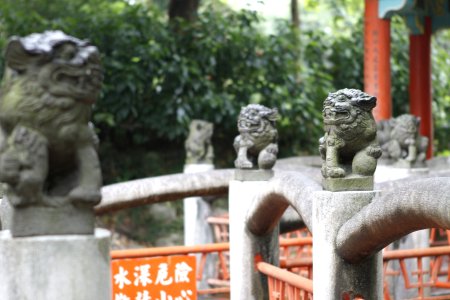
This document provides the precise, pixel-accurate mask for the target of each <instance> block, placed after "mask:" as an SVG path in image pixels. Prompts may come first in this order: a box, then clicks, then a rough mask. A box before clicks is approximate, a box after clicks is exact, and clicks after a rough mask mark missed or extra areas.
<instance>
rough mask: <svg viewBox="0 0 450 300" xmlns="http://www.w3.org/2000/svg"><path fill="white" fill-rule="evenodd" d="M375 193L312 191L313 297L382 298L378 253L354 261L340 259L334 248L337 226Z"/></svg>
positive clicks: (325, 299)
mask: <svg viewBox="0 0 450 300" xmlns="http://www.w3.org/2000/svg"><path fill="white" fill-rule="evenodd" d="M374 196H375V193H374V192H372V191H361V192H356V191H355V192H354V191H352V192H328V191H321V192H315V194H314V201H313V244H314V256H313V274H314V280H313V286H314V298H315V299H320V300H335V299H343V298H342V297H343V295H344V294H345V293H348V295H350V298H349V299H353V297H356V296H362V297H363V298H364V299H367V300H375V299H380V300H381V299H382V298H383V285H382V269H383V266H382V255H381V253H377V254H376V255H374V256H372V257H369V258H368V259H366V260H364V261H363V262H361V263H358V264H350V263H347V262H346V261H344V260H343V259H342V258H341V257H340V256H339V255H338V254H337V252H336V242H335V240H336V235H337V233H338V231H339V228H340V227H341V226H342V225H343V224H344V223H345V222H346V221H347V220H349V219H350V218H351V217H352V216H353V215H354V214H356V213H357V212H358V211H360V210H361V209H362V208H363V207H364V206H366V205H368V204H369V203H370V202H371V201H372V199H373V197H374Z"/></svg>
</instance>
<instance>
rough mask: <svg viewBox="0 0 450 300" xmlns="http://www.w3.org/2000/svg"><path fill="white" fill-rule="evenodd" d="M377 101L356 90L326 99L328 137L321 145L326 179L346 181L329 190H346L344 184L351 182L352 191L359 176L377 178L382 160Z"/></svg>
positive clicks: (326, 136)
mask: <svg viewBox="0 0 450 300" xmlns="http://www.w3.org/2000/svg"><path fill="white" fill-rule="evenodd" d="M376 101H377V99H376V98H375V97H373V96H370V95H368V94H366V93H363V92H361V91H359V90H355V89H343V90H339V91H337V92H335V93H330V94H329V95H328V97H327V98H326V99H325V101H324V104H323V118H324V129H325V135H324V136H323V137H322V138H321V139H320V141H319V143H320V145H319V151H320V155H321V157H322V161H323V163H322V175H323V177H324V178H325V179H328V178H332V179H334V178H342V180H339V181H336V182H335V181H333V182H332V183H329V184H327V185H326V186H325V188H327V187H331V188H334V187H335V186H336V185H339V190H342V189H341V187H344V186H345V185H343V184H341V182H342V181H346V180H348V181H349V188H348V189H347V190H352V188H353V186H351V185H354V184H355V180H354V179H353V178H354V177H355V176H358V177H363V176H366V177H370V176H373V173H374V172H375V169H376V166H377V159H378V158H379V157H380V156H381V148H380V147H379V145H378V143H377V140H376V132H377V128H376V124H375V120H374V118H373V116H372V109H373V108H374V107H375V106H376ZM324 182H325V183H328V181H326V180H325V181H324Z"/></svg>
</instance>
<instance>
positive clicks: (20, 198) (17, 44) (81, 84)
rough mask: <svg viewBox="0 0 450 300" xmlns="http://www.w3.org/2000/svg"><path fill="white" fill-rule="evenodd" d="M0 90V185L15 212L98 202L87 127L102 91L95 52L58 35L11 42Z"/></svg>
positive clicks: (93, 153)
mask: <svg viewBox="0 0 450 300" xmlns="http://www.w3.org/2000/svg"><path fill="white" fill-rule="evenodd" d="M5 63H6V70H5V75H4V78H3V81H2V86H1V88H0V134H1V139H0V140H1V141H0V181H2V182H4V183H6V186H7V190H6V195H7V197H8V200H9V202H10V203H11V204H12V205H13V206H14V207H26V206H29V205H40V206H42V207H60V206H64V205H67V204H69V205H70V204H73V205H78V206H83V205H88V206H90V207H92V206H93V205H95V204H97V203H98V202H99V201H100V187H101V182H102V178H101V171H100V166H99V160H98V157H97V153H96V146H97V145H96V144H97V137H96V135H95V133H94V130H93V128H92V126H90V123H89V119H90V116H91V105H92V104H93V103H94V102H95V100H96V98H97V96H98V95H99V92H100V89H101V83H102V71H101V68H100V55H99V53H98V50H97V48H96V47H94V46H92V45H90V44H89V43H88V42H86V41H82V40H79V39H77V38H74V37H71V36H68V35H66V34H64V33H63V32H61V31H46V32H44V33H42V34H31V35H29V36H26V37H22V38H21V37H13V38H11V39H10V41H9V43H8V45H7V47H6V51H5Z"/></svg>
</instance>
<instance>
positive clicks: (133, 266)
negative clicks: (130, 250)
mask: <svg viewBox="0 0 450 300" xmlns="http://www.w3.org/2000/svg"><path fill="white" fill-rule="evenodd" d="M195 263H196V261H195V256H167V257H154V258H138V259H117V260H113V261H112V262H111V268H112V274H113V275H112V284H113V300H195V299H197V288H196V278H195V274H196V270H195Z"/></svg>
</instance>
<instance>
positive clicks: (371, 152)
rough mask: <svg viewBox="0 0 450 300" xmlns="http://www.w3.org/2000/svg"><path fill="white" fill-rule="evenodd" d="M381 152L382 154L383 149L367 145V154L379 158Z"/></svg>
mask: <svg viewBox="0 0 450 300" xmlns="http://www.w3.org/2000/svg"><path fill="white" fill-rule="evenodd" d="M381 154H383V151H382V150H381V147H379V146H376V147H369V148H368V149H367V155H369V156H372V157H373V158H380V157H381Z"/></svg>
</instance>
